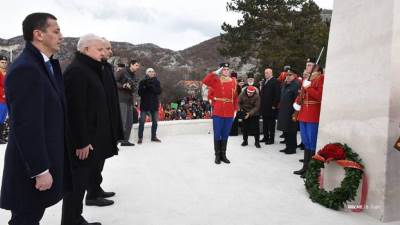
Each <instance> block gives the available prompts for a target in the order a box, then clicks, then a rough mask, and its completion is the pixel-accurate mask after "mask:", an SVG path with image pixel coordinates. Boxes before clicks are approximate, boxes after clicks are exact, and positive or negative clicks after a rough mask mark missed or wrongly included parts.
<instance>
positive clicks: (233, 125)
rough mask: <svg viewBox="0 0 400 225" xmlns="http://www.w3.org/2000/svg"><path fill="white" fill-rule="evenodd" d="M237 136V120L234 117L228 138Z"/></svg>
mask: <svg viewBox="0 0 400 225" xmlns="http://www.w3.org/2000/svg"><path fill="white" fill-rule="evenodd" d="M238 135H239V119H238V117H237V116H236V117H235V119H234V120H233V124H232V128H231V132H230V134H229V136H238Z"/></svg>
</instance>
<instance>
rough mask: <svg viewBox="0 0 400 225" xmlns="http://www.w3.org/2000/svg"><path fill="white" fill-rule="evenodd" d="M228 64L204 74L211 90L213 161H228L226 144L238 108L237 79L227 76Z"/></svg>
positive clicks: (205, 82)
mask: <svg viewBox="0 0 400 225" xmlns="http://www.w3.org/2000/svg"><path fill="white" fill-rule="evenodd" d="M229 74H230V73H229V64H228V63H221V65H220V68H219V69H218V70H216V71H214V72H211V73H209V74H207V75H206V77H205V78H204V79H203V83H204V84H205V85H207V86H208V87H211V88H212V90H213V107H214V108H213V128H214V151H215V163H216V164H220V163H221V161H222V162H224V163H230V161H229V160H228V158H227V157H226V146H227V143H228V137H229V132H230V130H231V127H232V123H233V118H234V117H235V114H236V112H237V108H238V95H237V91H236V88H237V81H236V79H233V78H231V77H229Z"/></svg>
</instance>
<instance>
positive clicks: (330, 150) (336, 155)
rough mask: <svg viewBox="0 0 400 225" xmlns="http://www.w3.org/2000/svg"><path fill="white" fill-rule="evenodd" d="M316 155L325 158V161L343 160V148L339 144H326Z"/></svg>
mask: <svg viewBox="0 0 400 225" xmlns="http://www.w3.org/2000/svg"><path fill="white" fill-rule="evenodd" d="M318 155H320V156H322V157H324V158H325V160H328V161H330V160H341V159H345V157H346V156H345V152H344V148H343V146H342V145H341V144H339V143H334V144H327V145H325V146H324V147H323V148H322V149H321V150H319V151H318Z"/></svg>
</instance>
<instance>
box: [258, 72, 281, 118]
mask: <svg viewBox="0 0 400 225" xmlns="http://www.w3.org/2000/svg"><path fill="white" fill-rule="evenodd" d="M280 95H281V84H280V83H279V81H278V80H277V79H276V78H275V77H272V78H271V79H270V80H269V81H268V82H267V83H266V84H265V82H264V83H263V84H262V86H261V91H260V99H261V110H260V114H261V115H262V116H263V118H266V119H275V118H276V114H277V109H272V107H275V108H278V105H279V100H280Z"/></svg>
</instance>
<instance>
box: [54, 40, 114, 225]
mask: <svg viewBox="0 0 400 225" xmlns="http://www.w3.org/2000/svg"><path fill="white" fill-rule="evenodd" d="M77 47H78V52H77V53H76V55H75V58H74V59H73V61H72V62H71V64H70V65H69V66H68V67H67V69H66V70H65V72H64V82H65V94H66V97H67V104H68V118H69V124H70V128H71V133H72V135H71V146H72V151H71V153H72V155H71V156H72V158H73V160H72V177H73V182H74V188H73V191H72V192H71V193H68V194H66V196H65V197H64V201H63V213H62V222H61V224H62V225H81V224H88V223H87V222H86V220H85V219H84V218H83V216H82V209H83V204H82V202H83V197H84V194H85V190H86V189H87V188H88V184H89V182H90V179H89V178H90V177H91V176H95V175H96V174H97V173H98V169H99V168H101V164H102V163H104V160H105V159H106V158H109V157H112V156H113V155H116V154H117V153H118V148H117V145H116V143H115V137H113V131H112V126H113V125H112V121H111V119H110V118H111V116H110V111H111V109H110V107H109V102H108V95H107V93H106V86H105V85H104V84H103V82H104V77H103V76H104V75H105V67H104V64H103V63H102V59H104V57H105V49H104V41H103V39H102V38H100V37H98V36H96V35H93V34H88V35H85V36H83V37H81V38H80V39H79V41H78V46H77ZM102 201H103V204H102V206H106V205H109V204H112V203H113V201H110V200H106V199H104V198H102ZM90 224H100V223H90Z"/></svg>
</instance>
